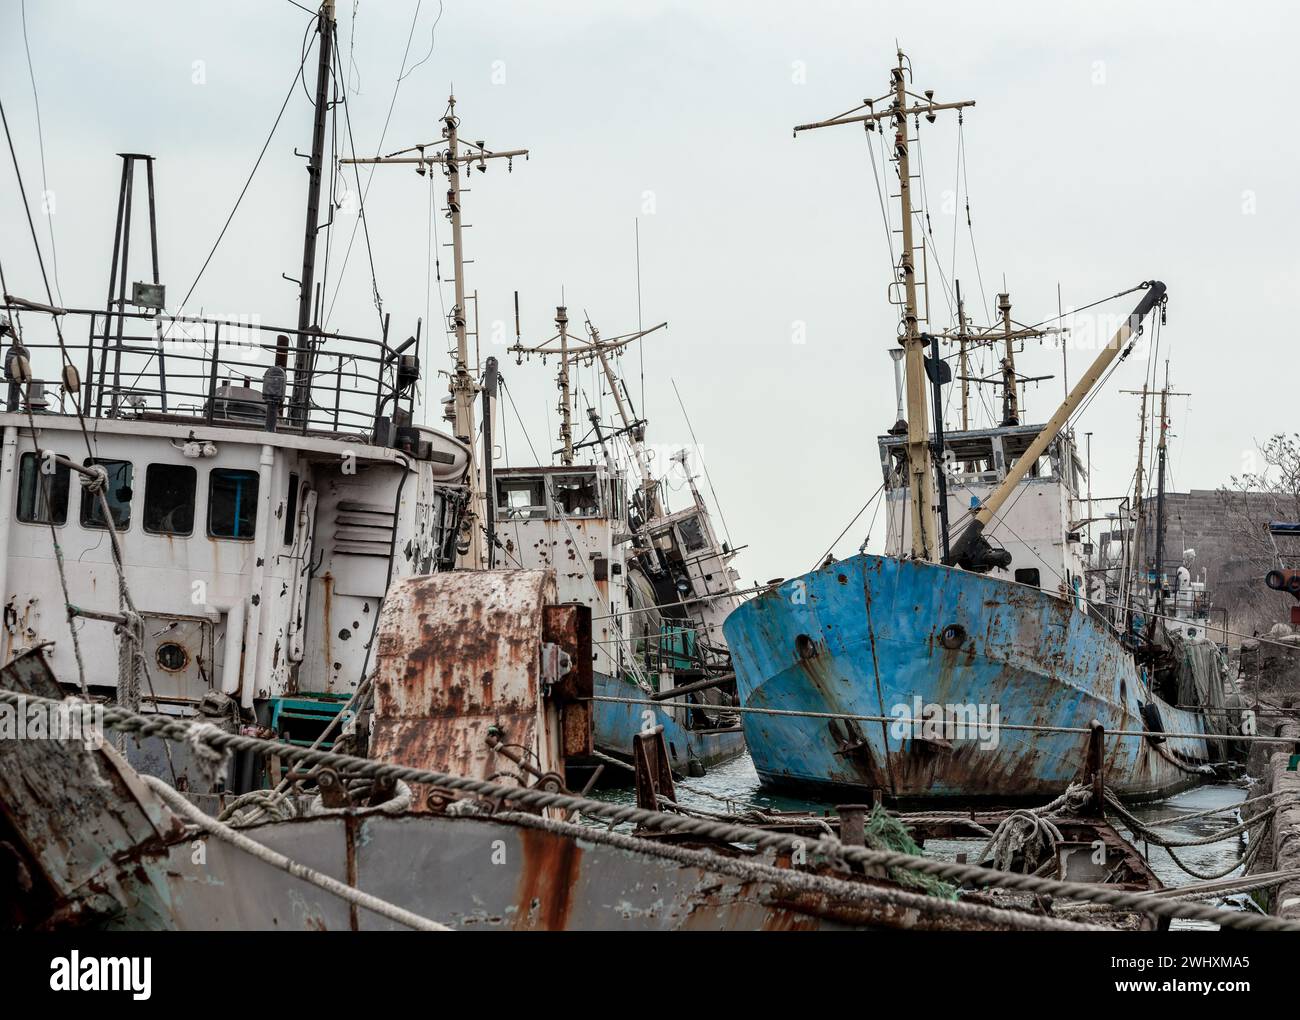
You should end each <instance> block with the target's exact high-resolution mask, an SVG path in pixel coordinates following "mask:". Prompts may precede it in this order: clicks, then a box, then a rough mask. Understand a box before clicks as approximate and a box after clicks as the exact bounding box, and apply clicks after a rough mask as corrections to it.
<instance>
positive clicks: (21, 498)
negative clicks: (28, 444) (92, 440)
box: [18, 453, 72, 524]
mask: <svg viewBox="0 0 1300 1020" xmlns="http://www.w3.org/2000/svg"><path fill="white" fill-rule="evenodd" d="M42 469H44V470H42ZM71 476H72V472H71V470H70V469H69V468H68V466H67V465H66V464H60V463H58V462H57V461H56V460H55V459H54V456H53V454H50V455H49V456H48V457H46V456H38V455H37V454H35V453H24V454H23V458H22V460H21V461H20V462H19V465H18V519H19V520H20V521H24V522H26V523H27V524H66V523H67V521H68V480H69V479H70V478H71Z"/></svg>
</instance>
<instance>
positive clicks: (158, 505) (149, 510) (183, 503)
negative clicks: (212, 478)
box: [144, 464, 198, 535]
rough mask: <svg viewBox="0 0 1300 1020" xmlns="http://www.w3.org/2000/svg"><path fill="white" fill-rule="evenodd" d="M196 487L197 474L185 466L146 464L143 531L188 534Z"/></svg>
mask: <svg viewBox="0 0 1300 1020" xmlns="http://www.w3.org/2000/svg"><path fill="white" fill-rule="evenodd" d="M197 484H198V472H197V471H195V470H194V468H192V467H190V466H189V465H188V464H150V465H149V466H148V467H147V468H146V469H145V472H144V530H145V531H150V532H153V533H154V534H155V535H188V534H191V533H192V532H193V531H194V489H195V487H196V486H197Z"/></svg>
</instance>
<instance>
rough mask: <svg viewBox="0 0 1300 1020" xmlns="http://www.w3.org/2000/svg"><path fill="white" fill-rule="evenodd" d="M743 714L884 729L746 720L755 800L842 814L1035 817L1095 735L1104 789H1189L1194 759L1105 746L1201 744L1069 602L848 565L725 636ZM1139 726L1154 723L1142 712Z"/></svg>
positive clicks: (751, 608) (765, 604) (880, 560)
mask: <svg viewBox="0 0 1300 1020" xmlns="http://www.w3.org/2000/svg"><path fill="white" fill-rule="evenodd" d="M723 632H724V633H725V634H726V637H727V642H728V645H729V647H730V649H731V655H732V661H733V664H734V665H735V670H736V682H737V689H738V691H739V693H740V700H741V704H742V705H743V706H745V707H751V708H768V709H787V710H790V709H793V710H796V711H806V712H822V713H843V714H846V715H861V716H873V717H883V718H884V719H887V720H888V721H877V722H865V721H851V720H844V719H826V718H807V717H793V716H778V715H760V714H753V713H746V714H745V715H744V716H743V719H744V727H745V736H746V741H747V743H748V745H749V751H750V754H751V755H752V756H753V759H754V766H755V768H756V769H757V771H758V774H759V776H760V777H761V778H762V780H763V781H764V783H765V784H767V785H769V786H775V787H786V788H791V789H800V790H803V791H805V792H816V793H818V794H821V795H824V796H828V797H832V796H833V797H836V798H840V799H843V798H845V797H855V798H856V797H861V796H863V795H865V794H866V793H867V792H868V791H880V792H881V793H882V794H883V795H884V796H886V797H888V798H890V799H892V800H894V801H898V802H909V803H910V802H931V801H936V800H938V801H943V800H951V801H998V802H1012V801H1017V800H1022V799H1026V800H1037V801H1039V802H1041V801H1042V800H1044V799H1048V798H1051V797H1055V796H1057V795H1059V794H1060V793H1061V792H1062V791H1063V790H1064V789H1065V788H1066V786H1067V785H1068V784H1069V783H1070V782H1071V780H1075V779H1077V778H1079V775H1080V772H1081V767H1082V765H1083V762H1084V760H1085V759H1084V751H1085V746H1086V742H1087V737H1086V736H1084V735H1081V734H1078V733H1053V732H1042V731H1024V730H1016V729H1009V728H1008V726H1011V725H1026V726H1058V727H1059V726H1068V727H1078V726H1084V727H1086V726H1088V725H1089V724H1090V723H1091V722H1092V721H1093V720H1096V721H1098V722H1100V723H1101V724H1102V725H1103V726H1105V728H1106V731H1107V734H1108V735H1107V738H1106V782H1107V783H1108V784H1109V785H1110V786H1111V787H1112V788H1113V789H1114V790H1115V791H1116V792H1117V793H1118V794H1119V795H1120V796H1122V797H1125V798H1127V799H1132V800H1140V799H1149V798H1157V797H1164V796H1168V795H1170V794H1171V793H1174V792H1176V791H1177V790H1179V789H1183V788H1186V787H1187V786H1189V785H1192V784H1194V783H1195V782H1197V781H1199V779H1200V774H1199V770H1201V769H1202V768H1203V766H1204V765H1205V764H1206V763H1207V761H1208V758H1209V754H1208V749H1207V746H1206V742H1205V741H1204V740H1201V739H1196V738H1188V739H1176V738H1169V739H1167V740H1166V741H1164V742H1163V744H1160V745H1156V744H1154V743H1153V742H1152V741H1151V740H1149V739H1147V738H1144V737H1141V736H1119V735H1114V736H1112V735H1110V734H1112V733H1114V731H1117V730H1143V729H1150V728H1151V727H1149V726H1147V725H1145V724H1144V722H1143V718H1142V716H1141V708H1142V705H1143V704H1151V705H1154V706H1155V708H1156V710H1157V711H1158V712H1159V715H1160V718H1161V720H1162V723H1163V728H1164V729H1165V730H1167V731H1169V732H1182V733H1204V732H1206V730H1205V724H1204V720H1203V718H1202V716H1201V715H1200V714H1199V713H1195V712H1188V711H1182V710H1178V709H1175V708H1173V707H1171V706H1169V705H1167V704H1165V703H1164V702H1162V701H1160V700H1159V699H1158V698H1157V697H1156V696H1155V695H1154V694H1152V693H1151V691H1150V690H1149V688H1148V686H1147V683H1146V680H1145V678H1144V676H1143V675H1142V674H1141V673H1140V672H1139V669H1138V667H1137V666H1136V665H1135V663H1134V661H1133V658H1132V656H1131V655H1130V654H1129V653H1128V652H1127V651H1126V650H1125V649H1124V647H1123V646H1122V645H1121V643H1120V641H1119V640H1118V638H1117V637H1116V636H1115V635H1114V634H1113V632H1112V631H1111V630H1110V629H1109V628H1108V627H1106V626H1105V625H1104V624H1103V623H1101V622H1099V621H1098V620H1096V619H1094V618H1093V617H1091V616H1090V615H1089V614H1088V613H1087V612H1085V611H1083V609H1082V608H1081V607H1079V606H1077V605H1076V604H1075V603H1074V602H1072V601H1069V600H1064V599H1061V598H1058V597H1055V596H1053V595H1048V594H1046V593H1044V592H1042V591H1039V590H1038V589H1037V588H1031V587H1028V586H1025V585H1018V584H1013V583H1010V582H1006V581H1001V580H998V579H997V578H994V577H989V576H985V575H980V574H973V573H969V572H967V571H963V570H958V569H954V568H949V567H944V566H940V565H937V564H933V563H925V562H918V561H913V560H899V559H894V558H891V557H883V556H871V555H860V556H854V557H852V558H849V559H845V560H841V561H839V562H837V563H832V564H830V565H829V566H826V567H823V568H821V569H819V570H817V571H814V572H812V573H810V574H806V575H804V576H803V577H799V578H796V579H794V580H791V581H786V582H784V583H783V584H781V585H779V586H776V587H773V588H770V589H768V590H767V591H765V592H763V593H762V594H760V595H758V596H757V597H755V598H754V599H752V600H750V601H749V602H746V603H745V604H744V605H742V606H740V607H739V608H738V609H737V610H736V611H735V612H733V613H732V614H731V615H730V616H729V617H728V618H727V621H726V623H725V624H724V625H723ZM1148 711H1150V709H1148Z"/></svg>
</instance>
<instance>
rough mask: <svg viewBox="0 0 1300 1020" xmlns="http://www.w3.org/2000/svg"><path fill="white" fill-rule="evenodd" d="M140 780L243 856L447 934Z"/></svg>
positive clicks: (161, 785) (150, 779) (162, 786)
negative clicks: (251, 857) (254, 858)
mask: <svg viewBox="0 0 1300 1020" xmlns="http://www.w3.org/2000/svg"><path fill="white" fill-rule="evenodd" d="M140 778H141V779H143V780H144V781H145V783H146V784H147V785H148V787H149V789H151V790H153V792H154V793H156V794H157V795H158V797H159V799H161V800H162V801H163V803H165V804H166V805H167V806H168V807H170V808H171V809H172V810H173V811H175V812H176V813H177V814H178V815H180V816H181V817H182V818H185V819H187V820H188V821H189V822H190V823H191V824H193V825H197V826H198V827H199V828H200V829H202V830H204V831H205V832H207V833H209V834H211V835H213V836H215V837H216V838H217V839H220V840H221V841H222V842H225V843H229V844H230V845H231V846H233V847H237V848H238V849H240V850H242V851H244V853H246V854H250V855H251V856H253V857H256V858H257V859H258V860H259V861H262V862H263V863H265V864H269V865H271V866H272V867H274V868H279V869H280V870H281V871H285V872H288V873H289V874H290V875H292V876H293V877H294V878H300V879H302V880H303V881H304V882H310V883H311V884H312V885H314V886H316V887H317V888H320V889H324V890H325V891H326V892H329V893H333V894H334V895H335V896H337V897H339V898H340V899H342V900H345V901H347V902H348V903H351V904H353V905H354V906H358V907H362V908H364V909H366V910H369V911H371V912H372V913H375V914H378V915H380V916H381V917H386V918H388V919H389V920H390V921H396V922H397V923H398V924H404V925H406V927H408V928H414V929H415V930H416V931H451V929H450V928H448V927H447V926H446V925H445V924H439V923H438V922H437V921H431V920H429V919H428V918H427V917H421V916H420V915H419V914H415V913H412V912H411V911H409V910H406V909H404V908H403V907H399V906H397V905H396V904H394V903H389V902H388V901H387V900H381V899H380V898H379V897H378V896H372V895H371V894H370V893H366V892H362V891H361V890H360V889H356V888H354V887H352V886H350V885H345V884H344V883H342V882H340V881H339V880H338V879H336V878H330V876H329V875H326V874H323V873H321V872H319V871H317V870H316V869H315V868H309V867H307V866H306V865H305V864H299V863H298V862H297V861H295V860H291V859H290V858H288V857H286V856H285V855H284V854H282V853H277V852H276V851H274V850H272V849H271V848H270V847H268V846H265V845H264V844H262V843H258V842H257V841H256V840H252V839H249V838H248V837H247V836H245V835H244V834H243V833H242V832H239V831H238V830H236V829H234V828H232V827H231V826H229V825H227V824H226V823H225V822H220V821H218V820H217V819H215V818H213V817H212V816H211V815H207V814H204V813H203V812H202V811H200V810H199V809H198V808H197V807H195V806H194V805H193V804H191V803H190V802H189V801H188V800H186V799H185V797H184V795H182V794H180V793H177V792H176V791H175V790H173V789H172V788H171V787H170V786H168V785H167V784H166V783H165V782H163V780H161V779H158V778H157V777H155V776H141V777H140Z"/></svg>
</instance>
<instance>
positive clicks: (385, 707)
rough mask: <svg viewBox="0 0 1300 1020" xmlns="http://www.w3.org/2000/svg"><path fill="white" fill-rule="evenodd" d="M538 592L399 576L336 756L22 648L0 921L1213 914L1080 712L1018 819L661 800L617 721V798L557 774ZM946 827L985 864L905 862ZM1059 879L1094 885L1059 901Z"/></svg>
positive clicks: (12, 686)
mask: <svg viewBox="0 0 1300 1020" xmlns="http://www.w3.org/2000/svg"><path fill="white" fill-rule="evenodd" d="M556 599H557V589H556V585H555V575H554V572H553V571H549V570H548V571H524V570H511V571H449V572H444V573H440V574H434V575H428V576H422V577H411V578H403V579H402V580H400V581H398V582H397V583H396V584H395V585H394V588H393V591H392V592H391V593H390V597H389V599H388V600H387V601H386V602H385V605H384V608H383V610H382V614H381V619H380V625H379V633H378V636H377V646H376V661H375V669H374V672H373V674H372V678H373V683H374V690H375V694H376V697H375V706H374V713H373V720H372V725H370V726H369V727H366V728H364V732H363V733H362V734H361V735H360V738H359V741H358V743H357V744H356V750H357V751H358V752H361V753H354V754H340V753H335V752H333V751H325V750H312V749H308V748H304V747H300V746H297V745H289V744H285V743H284V742H281V741H277V740H273V739H267V738H265V737H262V736H258V735H257V734H256V733H255V732H240V733H234V732H230V731H225V730H222V729H221V728H219V727H217V726H215V725H212V724H210V723H196V722H194V721H190V720H184V721H183V720H179V719H177V718H175V717H167V716H159V715H157V714H151V715H140V714H137V713H133V712H129V711H127V710H125V709H121V708H119V707H117V706H107V707H105V706H103V705H102V704H96V703H93V702H88V701H84V700H81V699H76V698H72V699H69V698H65V697H64V686H65V685H61V684H60V683H58V682H56V680H55V678H54V675H53V674H52V672H51V671H50V668H49V664H48V662H47V661H46V658H45V653H46V651H47V648H46V647H43V648H37V649H33V650H31V651H28V652H25V653H24V654H22V655H20V656H19V657H18V658H17V659H15V660H14V661H12V662H11V663H9V664H8V665H7V666H5V667H4V668H3V669H2V670H0V713H2V714H3V718H4V720H5V725H4V726H0V766H3V767H0V873H3V874H6V875H8V876H9V880H8V881H6V882H5V883H4V893H3V895H0V927H3V928H5V929H10V930H12V929H18V930H44V931H60V930H63V931H66V930H155V931H156V930H196V929H199V930H213V929H220V930H240V931H248V930H279V931H294V930H354V931H355V930H374V929H419V930H446V929H453V930H485V929H488V930H493V929H495V930H500V929H507V930H563V929H603V930H662V929H668V930H685V929H694V930H791V929H795V930H804V929H817V928H831V929H836V928H841V929H842V928H866V929H875V930H890V929H899V928H920V929H948V930H952V929H967V930H969V929H1023V928H1028V929H1038V930H1059V929H1063V928H1074V927H1079V924H1078V920H1083V921H1085V922H1087V924H1089V925H1096V924H1099V923H1102V924H1113V925H1119V926H1122V927H1154V926H1156V925H1157V924H1159V923H1162V921H1161V920H1160V919H1167V918H1168V917H1171V916H1180V915H1185V914H1186V915H1190V916H1210V917H1219V916H1224V912H1222V911H1214V910H1212V909H1211V908H1207V907H1205V906H1203V905H1201V904H1192V903H1171V902H1168V901H1159V900H1157V899H1155V898H1154V897H1153V896H1151V895H1150V893H1152V892H1155V891H1158V890H1159V889H1160V888H1161V885H1160V882H1159V880H1158V879H1157V878H1156V876H1155V874H1154V873H1153V872H1152V871H1151V869H1150V868H1149V867H1147V866H1146V863H1145V861H1144V860H1143V859H1142V857H1141V855H1140V854H1138V853H1137V852H1136V851H1135V850H1134V849H1133V847H1132V846H1130V845H1128V844H1126V843H1125V842H1124V841H1123V840H1122V838H1120V836H1119V835H1118V833H1117V832H1116V831H1115V830H1114V828H1113V827H1111V826H1110V825H1109V824H1108V823H1107V822H1106V820H1105V817H1104V815H1103V814H1102V811H1101V805H1102V804H1103V800H1102V799H1101V798H1102V796H1103V793H1104V791H1103V790H1102V787H1101V784H1100V778H1099V777H1100V773H1099V771H1098V769H1099V766H1100V754H1101V750H1102V746H1101V740H1100V734H1099V733H1098V735H1097V739H1096V740H1094V741H1093V743H1092V744H1091V745H1090V746H1089V756H1088V758H1087V761H1086V763H1085V766H1084V768H1083V769H1082V770H1081V771H1080V775H1079V776H1078V777H1077V778H1078V779H1079V780H1080V781H1079V782H1075V783H1072V784H1071V785H1070V787H1069V788H1068V789H1067V791H1066V794H1065V795H1064V796H1062V797H1060V798H1057V799H1056V801H1055V804H1054V805H1048V806H1046V807H1045V808H1044V809H1042V810H1041V811H1040V812H1039V813H1038V814H1037V815H1035V816H1034V817H1033V819H1031V821H1032V825H1031V828H1032V829H1033V834H1032V838H1024V837H1025V834H1024V832H1023V831H1021V830H1022V829H1023V826H1021V827H1020V829H1017V826H1018V825H1020V823H1019V822H1018V821H1017V819H1016V818H1015V817H1014V816H1012V815H1006V816H993V815H991V816H971V817H969V818H963V817H944V818H938V819H935V818H930V819H917V820H915V821H914V822H913V821H911V820H908V819H899V818H896V817H894V816H892V815H890V814H888V813H886V812H884V811H883V810H881V809H876V810H874V811H869V810H867V809H865V808H863V807H861V806H845V807H843V808H841V809H840V810H839V812H838V817H837V816H835V815H817V816H814V815H807V814H803V815H795V814H779V815H778V816H775V817H772V818H768V819H767V824H766V825H765V827H760V828H756V827H755V825H756V824H757V823H755V822H754V820H753V818H752V816H750V815H744V816H736V815H724V814H716V813H715V814H702V813H701V812H698V811H693V812H689V813H686V814H682V813H680V809H679V808H677V806H676V804H675V799H676V794H675V792H674V788H673V777H672V770H671V768H670V766H669V762H668V758H667V750H666V748H665V746H664V741H663V733H662V731H661V730H658V729H654V730H651V731H648V732H647V733H644V734H641V735H639V736H638V738H637V747H636V760H637V766H638V767H637V784H636V785H637V797H638V805H637V807H636V808H630V807H628V806H626V805H617V804H612V803H608V802H601V801H591V800H588V799H586V798H583V797H581V796H579V795H574V794H572V793H570V792H569V791H568V790H567V789H566V788H565V785H564V780H563V773H564V771H565V759H566V757H567V756H569V755H573V754H576V755H579V756H582V755H584V754H586V753H587V752H588V751H589V749H590V742H591V704H590V701H589V696H590V693H591V655H590V651H591V644H590V639H591V629H590V627H591V623H590V615H591V614H590V610H589V609H588V607H586V606H583V605H576V604H573V603H568V604H562V603H559V602H557V600H556ZM15 718H21V719H22V720H24V722H23V723H21V724H19V726H23V725H34V723H33V720H37V719H42V720H44V723H43V725H44V727H45V728H43V729H42V730H41V732H40V735H39V737H36V736H35V731H34V730H33V731H29V732H24V731H20V730H19V729H16V728H15V725H14V719H15ZM58 720H63V722H62V723H59V722H58ZM74 721H75V722H76V723H78V724H79V725H72V723H73V722H74ZM114 730H116V731H118V734H119V736H123V737H124V738H125V740H126V741H127V742H128V743H129V742H130V741H133V740H134V739H135V736H136V735H138V734H139V733H140V732H141V731H145V732H150V733H153V734H154V735H155V736H157V737H158V738H160V739H165V740H167V741H168V742H169V743H170V744H172V745H173V746H177V747H179V746H189V747H191V748H196V749H201V750H202V752H203V755H202V757H203V766H204V768H206V769H207V770H208V773H209V776H211V775H220V774H225V773H228V772H229V771H230V770H231V769H232V768H233V767H235V759H238V758H240V757H248V756H270V757H272V758H280V759H283V763H284V764H285V765H286V766H288V767H289V768H290V773H289V776H290V780H291V785H290V786H288V787H286V788H284V789H283V790H269V789H260V790H255V791H250V792H248V793H244V794H239V795H236V794H231V793H228V792H221V791H220V790H217V791H214V792H203V791H199V790H191V791H189V792H187V793H182V792H180V791H178V790H176V789H175V788H174V787H173V786H171V785H170V784H168V783H167V782H166V781H164V780H161V779H158V778H156V777H150V776H142V775H141V774H140V773H139V772H137V771H136V770H135V769H133V768H132V767H131V765H130V764H129V763H128V762H127V761H126V760H125V759H124V758H123V757H121V756H120V755H119V753H118V752H117V751H116V750H115V748H114V742H113V741H112V740H110V739H106V738H107V737H109V736H110V734H111V733H112V731H114ZM579 812H581V814H582V815H586V816H587V817H588V822H587V823H585V824H579V823H578V820H579ZM1020 814H1028V813H1020ZM618 821H635V822H636V823H637V825H638V829H637V830H636V831H634V832H631V833H627V832H621V831H612V829H613V824H612V823H615V822H618ZM593 822H594V823H597V824H591V823H593ZM831 822H837V823H838V829H835V828H832V826H831ZM909 833H910V834H909ZM972 833H974V834H978V835H979V837H980V838H983V837H985V836H989V837H991V838H990V839H989V841H988V846H987V848H986V850H987V851H988V855H989V857H988V860H987V862H985V861H984V859H983V855H981V865H980V866H971V865H966V864H962V863H960V862H957V863H948V862H936V861H934V860H930V861H928V862H925V863H926V867H925V868H921V867H919V865H920V864H921V858H920V856H919V853H920V851H919V848H918V846H917V843H916V842H914V841H913V838H912V836H913V835H914V836H915V838H916V840H918V841H921V842H923V841H924V840H925V839H926V838H952V837H954V836H955V837H958V838H960V837H961V836H963V835H967V836H970V835H972ZM737 844H740V845H737ZM760 847H761V849H760ZM882 851H884V853H882ZM885 854H888V855H889V856H888V857H886V856H885ZM1031 871H1033V872H1034V874H1033V875H1030V874H1029V872H1031ZM1012 872H1019V874H1016V873H1012ZM1062 882H1065V883H1070V884H1069V885H1065V884H1062ZM958 883H965V884H967V885H968V886H973V887H974V888H971V889H965V890H963V889H959V887H958ZM1034 891H1047V892H1053V893H1057V894H1059V896H1060V897H1061V898H1058V900H1057V905H1056V906H1052V905H1051V904H1047V903H1045V902H1044V900H1043V899H1042V898H1041V897H1037V896H1034V895H1032V893H1033V892H1034ZM999 893H1000V894H1006V895H1005V896H999V895H995V894H999ZM1007 896H1010V897H1012V898H1011V899H1008V898H1007ZM1117 896H1118V897H1119V899H1118V900H1117V899H1116V898H1115V897H1117ZM1067 899H1075V900H1079V901H1081V902H1082V903H1084V904H1087V903H1088V902H1089V901H1090V900H1091V901H1093V903H1094V908H1095V906H1096V905H1097V904H1099V903H1101V902H1102V900H1104V901H1105V903H1107V904H1110V906H1109V907H1107V908H1106V909H1107V911H1108V912H1107V913H1106V914H1104V915H1102V914H1097V913H1090V914H1088V915H1087V916H1086V917H1081V916H1080V915H1077V914H1075V915H1073V918H1074V919H1072V918H1071V916H1070V915H1068V914H1067V912H1066V911H1065V910H1062V909H1060V908H1061V907H1062V906H1065V905H1066V900H1067ZM1227 916H1228V917H1229V919H1232V918H1231V915H1227ZM1256 920H1257V919H1256Z"/></svg>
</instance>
